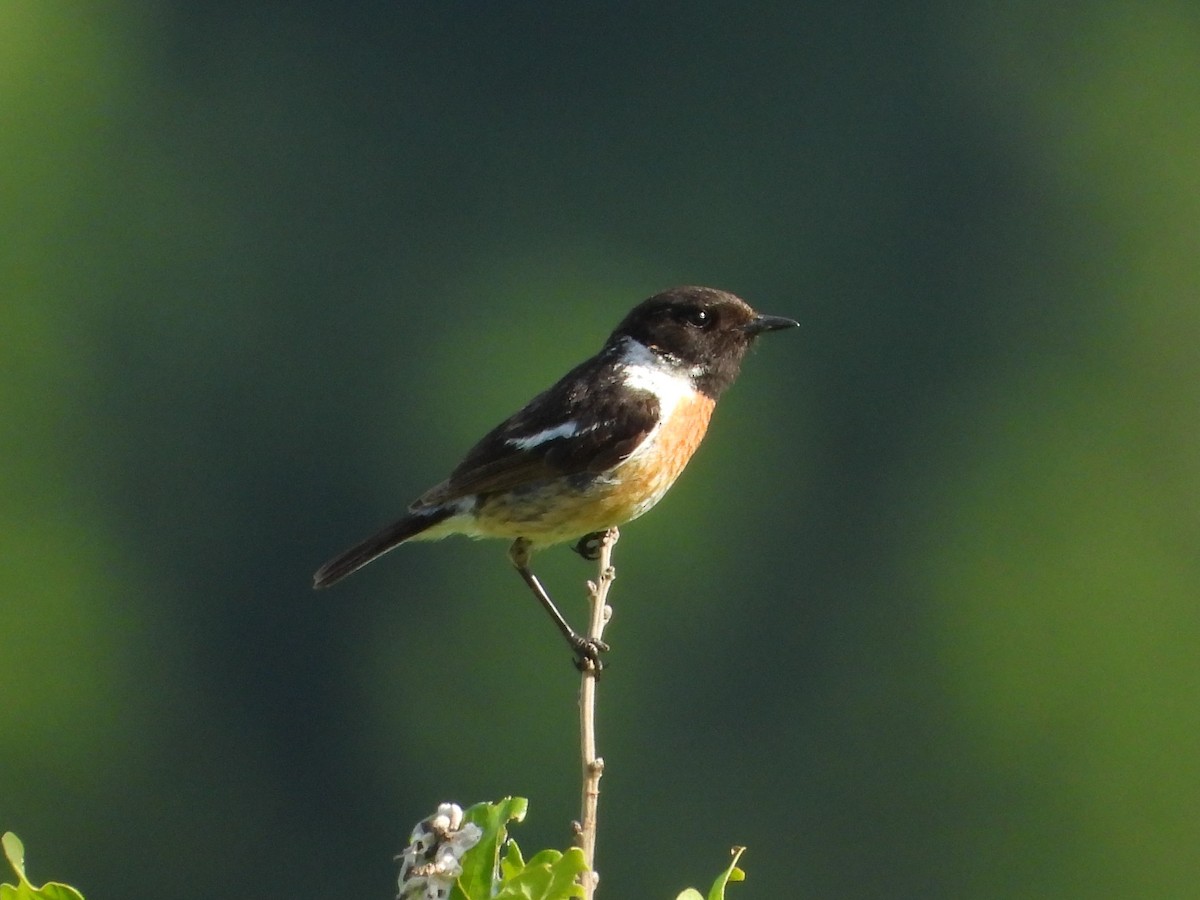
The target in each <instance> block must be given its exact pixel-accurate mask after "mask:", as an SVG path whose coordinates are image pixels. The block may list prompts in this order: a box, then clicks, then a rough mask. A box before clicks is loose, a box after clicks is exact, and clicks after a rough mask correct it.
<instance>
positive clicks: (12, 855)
mask: <svg viewBox="0 0 1200 900" xmlns="http://www.w3.org/2000/svg"><path fill="white" fill-rule="evenodd" d="M0 843H2V844H3V845H4V855H5V856H6V857H7V858H8V862H9V865H11V866H12V867H13V871H15V872H16V873H17V884H16V886H15V887H14V886H13V885H11V884H0V900H83V896H82V895H81V894H80V893H79V891H77V890H75V888H73V887H68V886H67V885H65V884H58V883H57V882H54V881H48V882H46V883H45V884H44V885H42V886H41V887H40V888H35V887H34V886H33V885H32V884H30V883H29V879H28V878H27V877H26V875H25V845H24V844H22V843H21V839H20V838H18V837H17V836H16V835H15V834H13V833H12V832H11V831H6V832H5V833H4V837H3V838H0Z"/></svg>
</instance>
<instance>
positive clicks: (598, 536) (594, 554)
mask: <svg viewBox="0 0 1200 900" xmlns="http://www.w3.org/2000/svg"><path fill="white" fill-rule="evenodd" d="M607 533H608V532H606V531H593V532H592V533H591V534H585V535H584V536H583V537H581V538H580V539H579V540H578V541H576V542H575V543H574V544H572V545H571V549H572V550H574V551H575V552H576V553H578V554H579V555H580V556H582V557H583V558H584V559H586V560H587V561H588V562H595V561H596V560H598V559H599V558H600V542H601V541H603V540H604V535H606V534H607Z"/></svg>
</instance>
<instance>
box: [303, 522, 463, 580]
mask: <svg viewBox="0 0 1200 900" xmlns="http://www.w3.org/2000/svg"><path fill="white" fill-rule="evenodd" d="M450 515H451V510H449V509H446V508H444V507H442V508H437V507H435V508H433V509H430V510H427V511H423V512H419V513H410V514H409V515H407V516H405V517H404V518H403V519H401V520H400V521H399V522H395V523H393V524H391V525H389V526H388V527H387V528H385V529H383V530H382V531H380V532H379V533H378V534H374V535H372V536H371V537H369V538H367V539H366V540H365V541H363V542H362V543H361V544H357V545H355V546H353V547H351V548H350V549H349V550H347V551H346V552H345V553H342V554H340V555H338V556H335V557H334V558H333V559H331V560H330V561H329V562H327V563H325V565H323V566H321V568H319V569H317V571H316V574H315V575H313V587H314V588H316V589H320V588H327V587H329V586H330V585H331V584H334V583H336V582H338V581H341V580H342V579H343V578H345V577H346V576H347V575H349V574H350V573H351V572H356V571H358V570H359V569H361V568H362V567H363V566H365V565H366V564H367V563H369V562H370V561H371V560H373V559H375V558H376V557H379V556H383V554H385V553H387V552H388V551H389V550H391V549H392V548H393V547H397V546H399V545H400V544H403V543H404V542H405V541H407V540H408V539H409V538H412V537H415V536H416V535H418V534H420V533H421V532H422V531H424V530H425V529H426V528H430V527H432V526H434V525H436V524H437V523H438V522H441V521H442V520H443V519H447V518H449V517H450Z"/></svg>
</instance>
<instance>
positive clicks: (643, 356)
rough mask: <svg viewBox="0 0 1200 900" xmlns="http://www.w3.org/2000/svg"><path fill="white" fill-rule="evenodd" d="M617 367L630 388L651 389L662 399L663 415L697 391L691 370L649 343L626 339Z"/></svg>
mask: <svg viewBox="0 0 1200 900" xmlns="http://www.w3.org/2000/svg"><path fill="white" fill-rule="evenodd" d="M617 367H618V371H620V373H621V376H622V378H623V380H624V383H625V385H626V386H627V387H631V388H636V389H637V390H642V391H648V392H649V393H651V394H653V395H654V396H655V397H656V398H657V399H658V405H659V415H660V416H661V417H662V418H663V419H666V418H668V417H669V416H670V415H671V412H672V411H673V410H674V409H675V407H676V406H677V405H678V404H679V401H680V400H683V399H684V398H686V397H690V396H691V395H692V394H694V393H695V392H696V386H695V385H694V384H692V376H691V373H690V372H689V371H687V370H683V369H678V368H676V367H674V366H672V365H670V364H669V363H667V362H664V361H663V360H662V358H660V357H659V356H657V355H655V353H654V351H652V350H651V349H650V348H649V347H647V346H646V345H645V344H642V343H639V342H638V341H635V340H634V339H633V338H625V340H624V342H623V344H622V346H621V355H620V356H619V357H617Z"/></svg>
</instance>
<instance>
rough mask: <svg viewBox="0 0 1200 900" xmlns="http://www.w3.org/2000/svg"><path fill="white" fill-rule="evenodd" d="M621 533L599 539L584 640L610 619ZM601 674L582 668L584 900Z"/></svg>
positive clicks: (600, 768)
mask: <svg viewBox="0 0 1200 900" xmlns="http://www.w3.org/2000/svg"><path fill="white" fill-rule="evenodd" d="M620 536H621V535H620V532H619V531H617V529H615V528H610V529H609V530H608V531H607V532H605V533H604V535H603V537H602V538H601V539H600V554H599V557H598V562H599V571H598V575H597V577H596V580H595V581H594V582H593V581H589V582H588V602H589V603H590V604H591V618H590V621H589V623H588V631H587V636H588V637H589V638H592V639H594V640H596V641H600V640H601V638H603V637H604V626H605V625H607V624H608V620H609V619H610V618H611V617H612V608H611V607H609V605H608V603H607V597H608V589H609V588H610V587H611V586H612V583H613V579H614V578H616V577H617V573H616V570H615V569H614V568H613V567H612V550H613V545H614V544H616V542H617V539H618V538H619V537H620ZM599 675H600V670H599V668H598V667H596V666H595V665H585V666H584V667H583V678H582V681H581V682H580V685H579V745H580V750H581V752H582V757H583V802H582V812H581V814H580V817H579V823H578V829H579V830H578V834H577V843H578V844H579V846H580V848H582V850H583V856H584V859H586V860H587V866H588V871H587V873H585V874H584V875H583V896H584V898H585V900H592V896H593V895H594V894H595V891H596V884H597V882H598V881H599V876H597V875H596V872H595V862H596V811H597V808H598V806H599V804H600V776H601V775H603V774H604V760H603V759H601V758H600V757H599V756H597V755H596V679H597V678H598V677H599Z"/></svg>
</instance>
